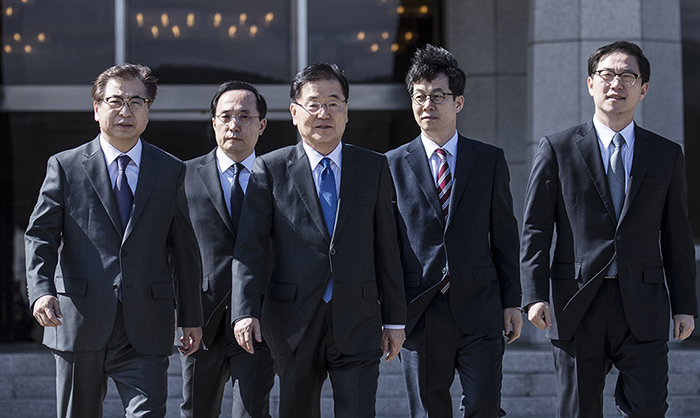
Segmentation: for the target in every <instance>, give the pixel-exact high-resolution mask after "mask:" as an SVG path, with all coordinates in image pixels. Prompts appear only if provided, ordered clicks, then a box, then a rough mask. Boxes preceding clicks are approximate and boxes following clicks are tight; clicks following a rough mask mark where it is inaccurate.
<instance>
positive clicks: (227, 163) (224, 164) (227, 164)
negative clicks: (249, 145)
mask: <svg viewBox="0 0 700 418" xmlns="http://www.w3.org/2000/svg"><path fill="white" fill-rule="evenodd" d="M254 162H255V151H253V152H252V153H250V155H249V156H247V157H246V158H245V159H244V160H243V161H241V164H243V167H245V168H246V169H247V170H248V171H253V163H254ZM216 163H217V165H218V166H219V172H221V173H223V172H225V171H226V170H228V169H229V168H231V166H232V165H234V164H236V162H235V161H233V160H232V159H231V157H229V156H228V155H226V153H225V152H223V151H222V150H221V148H219V147H216Z"/></svg>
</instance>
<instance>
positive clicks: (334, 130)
mask: <svg viewBox="0 0 700 418" xmlns="http://www.w3.org/2000/svg"><path fill="white" fill-rule="evenodd" d="M345 99H346V98H345V96H344V95H343V90H342V88H341V86H340V83H339V82H338V80H318V81H310V82H308V83H306V84H304V86H302V88H301V91H300V93H299V97H298V98H297V100H296V102H297V103H298V104H297V103H292V104H291V105H290V107H289V111H290V112H291V113H292V122H293V123H294V125H296V127H297V129H298V130H299V135H301V139H302V140H303V141H304V142H306V143H307V144H308V145H309V146H310V147H311V148H313V149H315V150H316V151H318V152H319V153H320V154H321V155H328V154H330V153H331V151H333V150H334V149H335V147H337V146H338V144H339V143H340V140H341V139H342V138H343V132H345V125H346V124H347V123H348V106H347V103H345V104H344V105H343V106H342V109H340V111H339V112H330V111H329V110H328V107H326V106H322V107H321V110H320V111H319V112H318V113H316V114H310V113H309V112H308V111H307V110H306V109H305V108H304V107H302V106H308V104H309V103H310V102H318V103H321V104H322V105H323V104H327V103H328V102H330V101H332V100H336V101H337V100H340V101H345Z"/></svg>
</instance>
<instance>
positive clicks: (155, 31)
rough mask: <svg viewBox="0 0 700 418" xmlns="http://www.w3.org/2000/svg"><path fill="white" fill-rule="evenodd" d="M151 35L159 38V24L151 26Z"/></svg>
mask: <svg viewBox="0 0 700 418" xmlns="http://www.w3.org/2000/svg"><path fill="white" fill-rule="evenodd" d="M151 35H153V38H154V39H155V38H158V26H156V25H153V26H151Z"/></svg>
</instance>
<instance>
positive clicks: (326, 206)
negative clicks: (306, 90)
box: [318, 157, 338, 303]
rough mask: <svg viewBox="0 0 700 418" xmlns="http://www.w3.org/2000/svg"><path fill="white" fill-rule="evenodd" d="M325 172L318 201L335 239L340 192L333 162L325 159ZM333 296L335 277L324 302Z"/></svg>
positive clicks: (331, 281)
mask: <svg viewBox="0 0 700 418" xmlns="http://www.w3.org/2000/svg"><path fill="white" fill-rule="evenodd" d="M321 165H323V171H321V179H320V181H319V182H318V199H319V201H320V202H321V210H322V211H323V217H324V219H325V221H326V228H328V235H330V236H331V238H333V228H334V226H335V214H336V211H337V210H338V192H337V191H336V188H335V175H334V174H333V170H332V169H331V160H330V159H329V158H328V157H325V158H323V159H322V160H321ZM332 296H333V277H331V278H330V279H329V280H328V284H327V285H326V290H325V291H324V292H323V301H324V302H326V303H328V302H329V301H330V300H331V297H332Z"/></svg>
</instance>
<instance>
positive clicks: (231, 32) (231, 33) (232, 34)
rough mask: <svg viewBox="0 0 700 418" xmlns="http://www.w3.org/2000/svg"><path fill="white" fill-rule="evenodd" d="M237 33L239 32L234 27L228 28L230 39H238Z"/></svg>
mask: <svg viewBox="0 0 700 418" xmlns="http://www.w3.org/2000/svg"><path fill="white" fill-rule="evenodd" d="M236 32H238V28H237V27H236V26H235V25H234V26H231V27H229V28H228V37H229V38H235V37H236Z"/></svg>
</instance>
